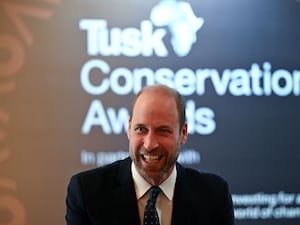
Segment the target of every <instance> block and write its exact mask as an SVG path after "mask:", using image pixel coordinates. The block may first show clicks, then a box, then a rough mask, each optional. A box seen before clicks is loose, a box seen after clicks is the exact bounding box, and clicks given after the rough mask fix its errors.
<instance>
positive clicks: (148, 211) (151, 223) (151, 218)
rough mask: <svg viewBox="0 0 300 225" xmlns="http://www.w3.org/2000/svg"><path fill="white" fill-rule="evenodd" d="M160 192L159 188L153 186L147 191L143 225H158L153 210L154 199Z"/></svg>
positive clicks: (154, 209) (154, 210)
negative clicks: (147, 197)
mask: <svg viewBox="0 0 300 225" xmlns="http://www.w3.org/2000/svg"><path fill="white" fill-rule="evenodd" d="M160 192H161V190H160V188H159V187H155V186H153V187H151V188H150V190H149V199H148V201H147V204H146V207H145V212H144V225H160V224H159V218H158V215H157V211H156V208H155V203H156V198H157V196H158V194H159V193H160Z"/></svg>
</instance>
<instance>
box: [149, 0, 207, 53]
mask: <svg viewBox="0 0 300 225" xmlns="http://www.w3.org/2000/svg"><path fill="white" fill-rule="evenodd" d="M150 20H151V21H152V23H153V24H154V25H155V26H167V27H168V29H169V32H170V34H171V45H172V47H173V50H174V52H175V53H176V54H177V56H179V57H184V56H186V55H188V54H189V52H190V51H191V49H192V45H193V44H194V43H195V42H196V41H197V35H196V33H197V31H198V30H199V29H200V28H201V27H202V26H203V24H204V19H203V18H201V17H196V15H195V14H194V12H193V9H192V7H191V5H190V4H189V3H187V2H183V1H177V0H161V1H160V2H159V3H158V4H157V5H156V6H154V7H153V9H152V10H151V14H150Z"/></svg>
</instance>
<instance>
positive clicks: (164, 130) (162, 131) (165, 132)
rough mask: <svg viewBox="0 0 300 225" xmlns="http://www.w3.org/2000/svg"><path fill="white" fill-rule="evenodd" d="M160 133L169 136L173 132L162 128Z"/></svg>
mask: <svg viewBox="0 0 300 225" xmlns="http://www.w3.org/2000/svg"><path fill="white" fill-rule="evenodd" d="M159 132H161V133H163V134H169V133H171V130H170V129H168V128H165V127H162V128H160V129H159Z"/></svg>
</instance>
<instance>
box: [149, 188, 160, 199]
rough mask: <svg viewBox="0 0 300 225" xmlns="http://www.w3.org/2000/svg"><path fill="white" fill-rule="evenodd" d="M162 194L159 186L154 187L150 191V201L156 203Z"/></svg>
mask: <svg viewBox="0 0 300 225" xmlns="http://www.w3.org/2000/svg"><path fill="white" fill-rule="evenodd" d="M160 192H161V189H160V188H159V187H157V186H152V187H151V188H150V190H149V200H150V201H152V202H154V203H155V202H156V198H157V196H158V195H159V193H160Z"/></svg>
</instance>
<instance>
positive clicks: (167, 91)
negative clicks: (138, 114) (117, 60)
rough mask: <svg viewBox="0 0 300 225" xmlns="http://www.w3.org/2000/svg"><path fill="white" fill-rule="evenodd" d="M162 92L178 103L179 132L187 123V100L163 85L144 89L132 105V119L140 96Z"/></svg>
mask: <svg viewBox="0 0 300 225" xmlns="http://www.w3.org/2000/svg"><path fill="white" fill-rule="evenodd" d="M158 89H159V90H161V91H163V92H164V93H165V94H166V95H168V96H172V97H173V98H174V100H175V103H176V107H177V113H178V119H179V121H178V122H179V130H181V129H182V128H183V126H184V124H185V122H186V113H185V100H184V98H183V96H182V95H181V94H180V93H179V92H178V91H176V90H175V89H173V88H170V87H168V86H166V85H162V84H156V85H151V86H146V87H144V88H142V89H141V90H140V91H139V92H138V93H137V94H136V96H135V98H134V99H133V102H132V105H131V116H130V117H131V118H132V116H133V115H132V114H133V108H134V106H135V103H136V101H137V99H138V98H139V96H140V95H141V94H143V93H144V92H146V91H151V90H152V91H153V90H158Z"/></svg>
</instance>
